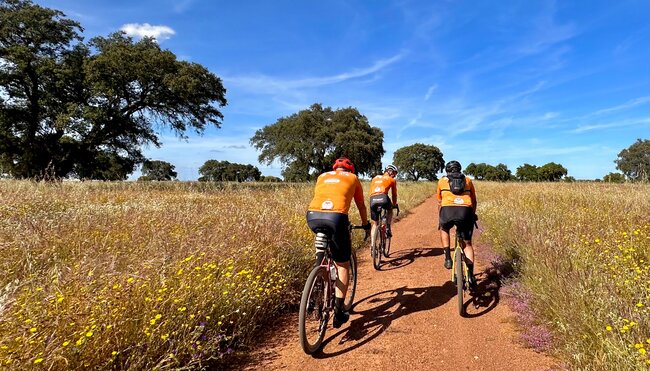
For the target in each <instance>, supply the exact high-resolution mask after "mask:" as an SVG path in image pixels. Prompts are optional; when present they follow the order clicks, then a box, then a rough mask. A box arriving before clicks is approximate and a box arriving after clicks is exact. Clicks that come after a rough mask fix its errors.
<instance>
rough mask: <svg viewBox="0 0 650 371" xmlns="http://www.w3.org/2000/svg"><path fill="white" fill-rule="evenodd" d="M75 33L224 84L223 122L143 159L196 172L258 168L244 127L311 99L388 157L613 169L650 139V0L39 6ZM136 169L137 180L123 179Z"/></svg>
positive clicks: (188, 175)
mask: <svg viewBox="0 0 650 371" xmlns="http://www.w3.org/2000/svg"><path fill="white" fill-rule="evenodd" d="M37 3H38V4H40V5H44V6H47V7H51V8H55V9H59V10H62V11H64V12H65V13H66V14H67V15H68V16H69V17H70V18H73V19H75V20H77V21H79V22H81V24H82V25H83V26H84V28H85V32H84V36H85V37H86V38H90V37H92V36H96V35H107V34H109V33H111V32H114V31H117V30H120V29H123V30H126V31H127V32H128V33H129V34H131V35H133V36H135V37H138V36H140V35H151V36H155V37H156V38H157V39H158V40H159V42H160V44H161V46H162V47H164V48H166V49H169V50H171V51H173V52H174V53H175V54H176V55H177V56H178V57H179V58H181V59H184V60H188V61H192V62H196V63H200V64H202V65H204V66H206V67H207V68H208V69H209V70H210V71H212V72H213V73H215V74H216V75H217V76H219V77H221V78H222V79H223V81H224V85H225V87H226V89H227V94H226V98H227V100H228V106H227V107H225V108H224V109H223V113H224V116H225V118H224V121H223V126H222V128H221V129H216V128H210V129H208V130H207V131H206V132H205V133H204V135H203V136H196V135H193V134H190V138H189V140H188V141H186V142H185V141H180V140H178V139H176V138H174V137H173V136H172V134H170V133H167V132H161V133H160V134H161V135H162V136H163V137H164V140H163V147H162V148H159V149H157V148H148V149H147V150H146V151H145V154H146V155H147V156H148V157H150V158H152V159H159V160H165V161H169V162H171V163H172V164H174V165H175V166H176V170H177V171H178V173H179V178H180V179H183V180H191V179H196V178H197V177H198V168H199V167H200V166H201V165H202V164H203V163H204V162H205V161H206V160H209V159H216V160H228V161H231V162H239V163H250V164H253V165H256V166H258V167H259V168H260V170H261V171H262V173H263V174H264V175H276V176H279V174H280V171H281V166H280V164H272V165H270V166H269V165H261V164H259V163H258V162H257V156H258V155H259V153H258V152H256V151H255V150H254V149H253V148H252V147H251V146H250V144H249V140H250V137H251V136H253V134H254V133H255V131H256V130H257V129H259V128H261V127H263V126H265V125H268V124H272V123H274V122H275V121H276V120H277V119H278V118H280V117H283V116H288V115H291V114H293V113H295V112H297V111H299V110H301V109H305V108H308V107H309V106H310V105H311V104H313V103H316V102H319V103H322V104H323V105H325V106H331V107H333V108H339V107H348V106H353V107H356V108H358V109H359V111H360V112H361V113H362V114H364V115H366V116H367V117H368V119H369V120H370V123H371V125H373V126H377V127H379V128H381V129H382V130H383V131H384V148H385V149H386V155H385V156H384V158H383V160H384V165H386V164H388V163H389V162H391V161H392V158H393V152H394V151H395V150H396V149H398V148H400V147H403V146H407V145H410V144H413V143H417V142H420V143H426V144H432V145H435V146H437V147H439V148H440V149H441V150H442V152H443V154H444V157H445V160H451V159H457V160H459V161H460V162H461V163H462V164H463V165H467V164H468V163H470V162H475V163H479V162H486V163H489V164H493V165H496V164H497V163H505V164H506V165H508V167H509V168H510V169H511V170H512V171H513V173H514V172H515V170H516V168H517V167H518V166H520V165H522V164H524V163H530V164H535V165H543V164H545V163H547V162H550V161H554V162H559V163H561V164H562V165H564V166H565V167H566V168H567V169H568V171H569V175H571V176H574V177H576V178H578V179H594V178H602V177H603V176H604V175H605V174H607V173H609V172H611V171H616V169H615V164H614V163H613V161H614V160H615V159H616V156H617V154H618V153H619V152H620V151H621V150H622V149H623V148H627V147H628V146H630V145H631V144H632V143H634V142H635V141H636V139H637V138H642V139H648V138H650V26H649V25H650V18H649V17H648V14H650V2H648V1H647V0H629V1H628V0H623V1H600V0H597V1H571V2H570V1H546V0H543V1H538V0H533V1H523V0H522V1H451V0H450V1H336V0H335V1H302V2H300V1H285V0H276V1H261V0H260V1H208V0H178V1H168V0H162V1H122V0H111V1H108V0H94V1H78V0H74V1H73V0H57V1H54V0H47V1H45V0H42V1H37ZM134 176H137V174H136V175H134Z"/></svg>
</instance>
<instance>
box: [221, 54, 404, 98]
mask: <svg viewBox="0 0 650 371" xmlns="http://www.w3.org/2000/svg"><path fill="white" fill-rule="evenodd" d="M402 56H403V55H402V54H401V53H400V54H397V55H395V56H392V57H390V58H388V59H381V60H379V61H377V62H375V63H374V64H373V65H372V66H369V67H366V68H361V69H353V70H352V71H348V72H342V73H340V74H337V75H333V76H323V77H308V78H304V79H293V80H290V79H278V78H274V77H271V76H265V75H253V76H233V77H224V81H225V82H226V83H227V84H231V85H234V86H237V87H240V88H242V89H244V90H248V91H253V92H257V93H267V94H275V93H278V92H279V91H286V90H292V89H304V88H315V87H319V86H324V85H332V84H336V83H340V82H343V81H346V80H350V79H354V78H358V77H363V76H367V75H370V74H373V73H375V72H379V71H381V70H382V69H384V68H386V67H388V66H390V65H391V64H393V63H395V62H397V61H399V60H400V59H402Z"/></svg>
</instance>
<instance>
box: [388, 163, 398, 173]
mask: <svg viewBox="0 0 650 371" xmlns="http://www.w3.org/2000/svg"><path fill="white" fill-rule="evenodd" d="M388 170H390V171H394V172H395V174H397V172H398V171H397V166H395V165H393V164H390V165H388V166H386V171H388Z"/></svg>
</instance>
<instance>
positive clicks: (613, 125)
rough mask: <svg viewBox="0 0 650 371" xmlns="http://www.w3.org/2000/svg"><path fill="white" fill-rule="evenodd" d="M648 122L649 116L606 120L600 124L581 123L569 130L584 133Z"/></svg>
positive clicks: (649, 122)
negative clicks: (581, 124)
mask: <svg viewBox="0 0 650 371" xmlns="http://www.w3.org/2000/svg"><path fill="white" fill-rule="evenodd" d="M648 124H650V118H647V117H645V118H640V119H627V120H619V121H612V122H607V123H602V124H593V125H583V126H579V127H577V128H575V129H573V130H571V132H572V133H584V132H585V131H591V130H601V129H613V128H620V127H626V126H635V125H648Z"/></svg>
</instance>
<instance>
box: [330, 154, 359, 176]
mask: <svg viewBox="0 0 650 371" xmlns="http://www.w3.org/2000/svg"><path fill="white" fill-rule="evenodd" d="M339 167H342V168H344V169H346V170H348V171H349V172H352V173H354V164H353V163H352V161H350V159H349V158H347V157H339V158H337V159H336V161H334V165H332V169H334V170H336V169H337V168H339Z"/></svg>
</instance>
